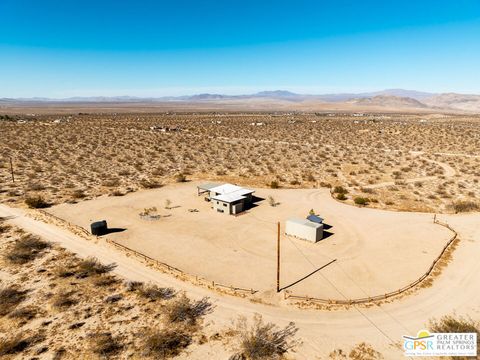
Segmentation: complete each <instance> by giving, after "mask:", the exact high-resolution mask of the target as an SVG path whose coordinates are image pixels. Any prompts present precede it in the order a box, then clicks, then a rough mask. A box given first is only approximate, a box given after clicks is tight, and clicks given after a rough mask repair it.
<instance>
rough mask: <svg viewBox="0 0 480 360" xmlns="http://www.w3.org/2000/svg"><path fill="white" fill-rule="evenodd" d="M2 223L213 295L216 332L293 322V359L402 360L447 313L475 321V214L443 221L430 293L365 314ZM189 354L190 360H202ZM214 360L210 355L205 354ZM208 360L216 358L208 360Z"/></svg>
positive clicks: (142, 275)
mask: <svg viewBox="0 0 480 360" xmlns="http://www.w3.org/2000/svg"><path fill="white" fill-rule="evenodd" d="M0 216H14V218H13V219H12V220H10V222H12V223H13V224H15V225H17V226H20V227H22V228H24V229H25V230H26V231H29V232H31V233H34V234H37V235H39V236H42V237H44V238H46V239H48V240H50V241H53V242H58V243H59V244H60V245H61V246H63V247H65V248H67V249H68V250H70V251H73V252H75V253H76V254H78V255H79V256H82V257H86V256H96V257H97V258H99V260H101V261H102V262H104V263H111V262H115V263H116V264H117V265H118V266H117V267H116V269H115V270H114V271H115V273H117V274H118V275H120V276H123V277H125V278H128V279H133V280H140V281H151V282H153V283H156V284H159V285H161V286H172V287H175V288H176V289H179V290H186V291H187V292H188V294H189V295H190V296H192V297H200V296H205V295H207V296H210V297H211V299H212V300H213V301H214V303H215V304H216V308H215V312H214V313H213V314H212V315H210V320H211V321H212V324H214V325H215V326H222V325H228V324H230V322H231V319H233V318H236V317H237V316H238V315H245V316H252V315H253V314H254V313H261V314H262V315H263V316H264V318H265V320H267V321H273V322H275V323H277V324H279V325H284V324H286V323H288V322H289V321H295V323H296V325H297V326H298V327H299V333H298V336H299V337H300V338H301V339H302V341H303V343H302V345H301V346H300V347H299V348H298V349H297V352H296V354H295V355H294V358H296V359H324V358H326V357H327V355H328V353H329V352H330V351H332V349H334V348H338V347H343V348H347V349H348V348H349V347H351V346H352V345H353V344H355V343H357V342H360V341H366V342H369V343H371V344H372V345H373V346H374V347H375V348H376V349H377V350H379V351H380V352H382V353H383V355H384V356H385V358H386V359H403V358H404V356H403V352H402V351H401V350H399V349H398V348H397V347H395V346H394V344H399V343H400V342H401V336H402V335H405V334H410V335H411V334H416V332H417V331H418V330H419V329H421V328H425V327H426V326H427V323H428V320H429V319H431V318H433V317H435V318H438V317H440V316H443V315H445V314H452V313H454V312H455V313H456V314H459V315H463V314H469V315H470V316H472V317H473V318H474V319H479V318H480V282H479V281H478V273H479V271H480V262H478V256H477V254H478V253H479V252H480V228H479V227H478V223H479V222H480V215H478V214H471V215H459V216H445V215H443V216H442V217H441V220H442V221H447V222H448V223H449V224H451V226H453V227H454V228H455V229H456V230H457V231H458V233H459V236H460V238H461V242H460V245H459V247H458V248H457V250H456V251H455V252H454V258H453V261H452V262H451V263H450V265H449V266H448V267H447V268H446V269H445V270H444V271H443V273H442V275H441V276H440V277H439V278H437V279H435V281H434V283H433V286H432V287H430V288H427V289H422V290H421V291H420V292H417V293H415V294H413V295H411V296H409V297H407V298H403V299H400V300H398V301H395V302H393V303H389V304H385V305H382V306H381V307H380V306H374V307H371V308H368V309H360V308H352V309H350V310H339V311H333V312H331V311H315V310H298V309H295V308H292V307H285V306H284V305H280V306H266V305H262V304H257V303H251V302H248V301H245V300H242V299H238V298H232V297H227V296H221V295H218V294H216V293H212V292H209V291H208V290H206V289H203V288H198V287H195V286H193V285H190V284H188V283H185V282H182V281H179V280H177V279H174V278H172V277H169V276H167V275H165V274H163V273H160V272H158V271H155V270H153V269H150V268H147V267H145V266H144V265H142V264H141V263H140V262H138V261H136V260H135V259H132V258H129V257H126V256H125V255H123V254H121V253H118V252H116V251H114V250H113V249H112V248H111V247H109V246H107V245H106V244H105V243H104V242H102V241H100V242H98V243H94V242H91V241H87V240H84V239H83V238H80V237H77V236H75V235H73V234H71V233H69V232H67V231H65V230H62V229H59V228H57V227H55V226H53V225H50V224H45V223H42V222H40V221H36V220H33V219H31V218H29V217H26V216H25V211H24V210H19V209H13V208H8V207H7V206H5V205H0ZM204 355H205V354H203V355H199V356H197V354H195V353H193V354H190V355H189V358H190V359H200V358H204V357H202V356H204ZM209 355H211V354H209ZM210 358H212V359H214V358H215V356H213V355H211V357H210Z"/></svg>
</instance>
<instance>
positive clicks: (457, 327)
mask: <svg viewBox="0 0 480 360" xmlns="http://www.w3.org/2000/svg"><path fill="white" fill-rule="evenodd" d="M428 328H429V330H430V331H431V332H435V333H477V349H478V348H480V336H479V335H480V322H479V321H476V320H473V319H471V318H469V317H463V316H455V315H445V316H443V317H441V318H440V319H438V320H437V319H432V320H430V322H429V324H428ZM450 359H452V360H463V359H465V360H467V359H471V357H453V356H452V357H450Z"/></svg>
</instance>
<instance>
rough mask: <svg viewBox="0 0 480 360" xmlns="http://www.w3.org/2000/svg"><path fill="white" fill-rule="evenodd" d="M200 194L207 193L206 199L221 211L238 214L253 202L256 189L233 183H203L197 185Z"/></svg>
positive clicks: (215, 208)
mask: <svg viewBox="0 0 480 360" xmlns="http://www.w3.org/2000/svg"><path fill="white" fill-rule="evenodd" d="M197 191H198V195H202V194H205V193H206V194H207V195H206V197H205V200H207V201H210V202H211V203H212V208H213V209H214V210H216V211H217V212H219V213H223V214H229V215H236V214H239V213H241V212H243V211H245V210H246V209H248V207H249V206H250V205H251V204H252V199H253V193H254V192H255V190H250V189H244V188H242V187H240V186H237V185H233V184H223V185H218V184H211V183H209V184H203V185H199V186H197Z"/></svg>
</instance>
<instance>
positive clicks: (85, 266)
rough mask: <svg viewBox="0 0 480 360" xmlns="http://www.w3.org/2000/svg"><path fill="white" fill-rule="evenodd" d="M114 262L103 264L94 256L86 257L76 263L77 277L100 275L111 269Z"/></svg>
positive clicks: (113, 266)
mask: <svg viewBox="0 0 480 360" xmlns="http://www.w3.org/2000/svg"><path fill="white" fill-rule="evenodd" d="M115 267H116V265H115V264H108V265H104V264H102V263H101V262H100V261H98V259H96V258H94V257H88V258H86V259H84V260H82V261H80V262H79V263H78V266H77V277H79V278H83V277H88V276H92V275H101V274H105V273H107V272H110V271H112V270H113V269H114V268H115Z"/></svg>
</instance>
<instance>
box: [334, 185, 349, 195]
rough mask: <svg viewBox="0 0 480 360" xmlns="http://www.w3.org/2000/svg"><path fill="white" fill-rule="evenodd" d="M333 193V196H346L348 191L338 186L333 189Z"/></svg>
mask: <svg viewBox="0 0 480 360" xmlns="http://www.w3.org/2000/svg"><path fill="white" fill-rule="evenodd" d="M333 192H334V193H335V194H348V190H347V189H345V188H344V187H343V186H340V185H338V186H335V187H334V188H333Z"/></svg>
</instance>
